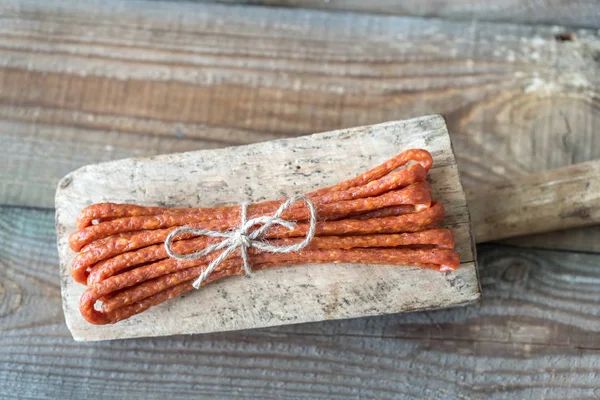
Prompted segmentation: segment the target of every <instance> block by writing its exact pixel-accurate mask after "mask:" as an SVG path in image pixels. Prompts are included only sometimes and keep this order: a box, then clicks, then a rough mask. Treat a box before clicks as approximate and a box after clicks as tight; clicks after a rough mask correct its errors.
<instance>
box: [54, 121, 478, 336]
mask: <svg viewBox="0 0 600 400" xmlns="http://www.w3.org/2000/svg"><path fill="white" fill-rule="evenodd" d="M409 148H424V149H427V150H429V151H430V152H431V153H432V155H433V159H434V166H433V168H432V169H431V171H430V173H429V178H428V180H429V182H430V184H431V188H432V197H433V198H434V199H436V200H439V201H441V202H442V203H443V204H444V206H445V207H446V211H447V216H446V218H445V220H444V222H443V225H445V226H450V227H452V229H453V230H454V232H455V236H456V249H457V251H458V252H459V254H460V257H461V267H460V268H459V269H458V270H457V271H455V272H453V273H440V272H435V271H431V270H425V269H420V268H415V267H410V266H406V267H402V266H381V265H358V264H335V265H334V264H326V265H299V266H295V267H285V268H275V269H270V270H266V271H260V272H257V273H256V274H254V275H253V276H252V277H232V278H228V279H224V280H222V281H218V282H216V283H214V284H210V285H207V286H206V287H204V288H202V289H201V290H198V291H194V292H191V293H188V294H186V295H184V296H181V297H180V298H177V299H172V300H170V301H167V302H165V303H163V304H161V305H159V306H157V307H153V308H151V309H150V310H148V311H145V312H143V313H142V314H139V315H136V316H134V317H132V318H130V319H128V320H125V321H121V322H119V323H117V324H114V325H107V326H96V325H91V324H89V323H88V322H86V321H85V320H84V319H83V318H82V317H81V315H80V314H79V309H78V302H79V298H80V296H81V294H82V293H83V291H84V290H85V286H84V285H81V284H78V283H76V282H75V281H74V280H73V279H72V277H71V275H70V273H69V268H70V265H71V262H72V260H73V258H74V257H75V253H74V252H73V251H72V250H71V249H70V248H69V246H68V237H69V235H70V234H71V233H72V232H74V231H75V230H76V227H75V220H76V217H77V215H78V213H79V212H80V210H81V209H82V208H84V207H85V206H87V205H90V204H92V203H97V202H105V201H111V202H117V203H136V204H142V205H148V206H150V205H161V206H172V207H199V206H215V205H224V204H236V203H239V202H242V201H251V202H255V201H261V200H265V199H277V198H283V197H289V196H291V195H294V194H297V193H304V192H307V191H311V190H313V189H316V188H319V187H324V186H329V185H333V184H335V183H337V182H339V181H342V180H345V179H347V178H350V177H353V176H355V175H358V174H360V173H362V172H364V171H366V170H368V169H371V168H373V167H375V166H376V165H378V164H380V163H381V162H383V161H385V160H387V159H389V158H391V157H393V156H394V155H396V154H398V153H400V152H401V151H403V150H406V149H409ZM56 227H57V232H58V250H59V257H60V274H61V289H62V298H63V309H64V313H65V318H66V322H67V326H68V327H69V329H70V331H71V333H72V334H73V338H74V339H75V340H80V341H89V340H106V339H121V338H133V337H141V336H163V335H177V334H190V333H205V332H215V331H227V330H238V329H248V328H258V327H266V326H273V325H284V324H295V323H301V322H312V321H321V320H329V319H339V318H354V317H362V316H368V315H379V314H390V313H399V312H406V311H416V310H424V309H433V308H443V307H450V306H457V305H465V304H469V303H472V302H475V301H477V300H478V299H479V298H480V295H481V292H480V287H479V282H478V279H477V269H476V265H475V255H474V248H475V246H474V241H473V238H472V235H471V226H470V221H469V212H468V208H467V203H466V199H465V194H464V191H463V188H462V185H461V183H460V179H459V175H458V171H457V167H456V160H455V157H454V154H453V151H452V146H451V142H450V138H449V135H448V131H447V128H446V125H445V122H444V119H443V118H442V117H441V116H428V117H423V118H416V119H411V120H407V121H395V122H388V123H384V124H379V125H372V126H365V127H358V128H351V129H344V130H339V131H333V132H327V133H320V134H315V135H311V136H304V137H298V138H295V139H283V140H277V141H272V142H265V143H258V144H253V145H249V146H241V147H232V148H227V149H220V150H203V151H194V152H188V153H181V154H170V155H162V156H156V157H151V158H138V159H126V160H120V161H113V162H107V163H102V164H95V165H89V166H86V167H83V168H80V169H78V170H76V171H74V172H72V173H70V174H69V175H67V176H66V177H64V178H63V179H62V180H61V182H60V183H59V186H58V189H57V192H56Z"/></svg>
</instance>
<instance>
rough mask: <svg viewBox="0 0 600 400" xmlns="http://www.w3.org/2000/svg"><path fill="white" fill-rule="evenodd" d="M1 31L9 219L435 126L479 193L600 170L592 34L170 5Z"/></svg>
mask: <svg viewBox="0 0 600 400" xmlns="http://www.w3.org/2000/svg"><path fill="white" fill-rule="evenodd" d="M588 14H589V13H588ZM0 15H2V19H1V23H0V49H1V51H2V56H1V62H0V141H1V143H2V146H0V159H2V160H6V161H5V165H6V167H5V168H2V170H0V203H3V204H14V205H24V206H42V207H52V204H53V193H54V187H55V185H56V183H57V182H58V180H59V179H60V177H62V176H63V175H64V174H66V173H68V172H69V171H71V170H73V169H75V168H77V167H80V166H82V165H85V164H90V163H94V162H98V161H105V160H109V159H118V158H125V157H129V156H147V155H153V154H159V153H166V152H173V151H182V150H196V149H202V148H210V147H222V146H226V145H231V144H244V143H250V142H255V141H264V140H270V139H275V138H279V137H283V136H297V135H302V134H308V133H314V132H322V131H328V130H334V129H340V128H348V127H352V126H361V125H368V124H371V123H377V122H385V121H389V120H398V119H406V118H411V117H418V116H422V115H427V114H432V113H436V114H438V113H439V114H444V115H445V116H446V118H447V121H448V124H449V128H450V132H451V133H452V134H453V135H454V141H455V148H456V152H457V156H458V163H459V168H460V171H461V173H462V176H463V178H464V180H465V184H467V185H469V184H470V185H473V184H477V183H482V182H495V181H496V182H497V181H500V180H503V179H507V178H513V177H516V176H520V175H523V174H526V173H529V172H535V171H542V170H546V169H550V168H555V167H561V166H565V165H568V164H571V163H575V162H582V161H587V160H591V159H595V158H600V143H598V137H599V136H598V135H597V134H596V133H597V131H598V125H599V124H598V121H599V118H600V114H599V113H598V109H600V107H599V105H598V98H600V96H599V94H598V87H600V85H599V80H600V73H599V63H598V61H597V60H598V54H600V40H599V38H598V35H597V32H595V31H591V30H578V31H577V32H576V36H577V37H576V40H574V41H557V40H555V35H556V34H557V33H560V32H562V31H563V29H562V28H559V27H532V26H517V25H508V24H491V23H484V22H469V23H465V22H449V21H440V20H426V19H418V18H401V17H384V16H373V15H359V14H348V13H327V12H319V11H314V10H313V11H307V10H291V9H287V10H285V9H267V8H262V7H241V6H237V7H230V6H223V5H214V4H212V5H207V4H197V3H189V2H158V1H156V2H155V1H148V2H144V1H116V0H111V1H103V2H95V1H81V2H75V1H57V0H54V1H45V2H39V1H26V0H8V1H4V2H2V4H1V5H0Z"/></svg>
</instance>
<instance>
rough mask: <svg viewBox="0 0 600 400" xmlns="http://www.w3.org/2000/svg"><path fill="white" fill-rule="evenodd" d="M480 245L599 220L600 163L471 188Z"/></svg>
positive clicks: (474, 224)
mask: <svg viewBox="0 0 600 400" xmlns="http://www.w3.org/2000/svg"><path fill="white" fill-rule="evenodd" d="M467 199H468V204H469V211H470V213H471V219H472V220H473V231H474V233H475V239H476V240H477V242H478V243H481V242H488V241H491V240H498V239H505V238H511V237H514V236H522V235H527V234H533V233H543V232H551V231H555V230H561V229H566V228H573V227H585V226H591V225H598V224H600V161H588V162H586V163H580V164H574V165H570V166H568V167H564V168H557V169H554V170H550V171H546V172H540V173H537V174H533V175H530V176H528V177H525V178H520V179H517V180H515V181H512V182H504V183H499V184H495V185H487V186H486V185H478V186H476V187H472V188H471V190H470V191H469V192H467Z"/></svg>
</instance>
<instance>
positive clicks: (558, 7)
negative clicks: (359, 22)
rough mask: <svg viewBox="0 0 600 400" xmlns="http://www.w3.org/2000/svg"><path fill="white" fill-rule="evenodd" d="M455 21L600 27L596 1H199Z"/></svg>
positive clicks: (599, 14)
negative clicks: (474, 20)
mask: <svg viewBox="0 0 600 400" xmlns="http://www.w3.org/2000/svg"><path fill="white" fill-rule="evenodd" d="M196 1H204V2H219V3H228V4H253V5H265V6H273V7H299V8H316V9H321V10H335V11H362V12H371V13H381V14H397V15H406V16H419V17H426V18H432V17H433V18H444V19H454V20H473V19H476V20H481V21H502V22H511V23H526V24H557V25H567V26H571V27H588V28H599V27H600V6H599V5H598V2H597V1H596V0H460V1H457V0H369V1H365V0H196Z"/></svg>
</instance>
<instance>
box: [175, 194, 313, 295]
mask: <svg viewBox="0 0 600 400" xmlns="http://www.w3.org/2000/svg"><path fill="white" fill-rule="evenodd" d="M297 201H303V202H305V203H306V205H307V206H308V209H309V210H310V218H309V224H310V226H309V229H308V232H307V234H306V237H305V238H304V240H303V241H302V242H300V243H297V244H293V245H289V246H275V245H272V244H270V243H268V242H264V241H262V240H260V238H261V237H262V235H263V234H264V233H265V232H266V231H267V229H269V228H270V227H271V226H273V225H281V226H284V227H286V228H288V229H290V230H292V229H294V228H295V227H296V222H294V221H288V220H285V219H282V218H281V215H282V214H283V212H284V211H285V210H286V209H287V208H288V207H290V206H291V205H292V204H293V203H295V202H297ZM247 207H248V204H247V203H242V204H240V214H241V222H240V226H239V227H238V228H237V229H235V230H229V231H224V232H221V231H214V230H210V229H195V228H190V227H187V226H183V227H181V228H177V229H175V230H174V231H173V232H171V233H170V234H169V236H167V239H166V240H165V249H166V250H167V254H168V255H169V257H171V258H174V259H176V260H180V261H182V260H195V259H197V258H200V257H204V256H206V255H208V254H210V253H212V252H214V251H218V250H221V249H225V251H223V252H222V253H221V254H220V255H219V256H218V257H217V258H215V259H214V260H213V261H211V263H210V264H208V267H207V268H206V269H204V271H202V273H201V274H200V276H199V277H198V278H197V279H196V280H195V281H194V283H193V286H194V288H196V289H199V288H200V285H201V284H202V282H203V281H204V280H205V279H206V278H207V277H208V276H209V275H210V274H211V273H212V272H213V271H214V270H215V268H217V266H218V265H219V264H220V263H221V262H222V261H223V260H225V259H226V258H227V257H229V256H230V255H231V253H233V252H234V251H235V250H236V249H237V248H238V247H239V248H240V251H241V253H242V261H243V264H242V267H243V268H244V272H245V273H246V275H250V274H251V273H252V268H251V266H250V263H249V262H248V248H250V247H254V248H256V249H258V250H260V251H264V252H270V253H291V252H294V251H299V250H301V249H303V248H304V247H306V246H307V245H308V244H309V243H310V241H311V240H312V239H313V238H314V236H315V228H316V225H317V211H316V209H315V206H314V204H313V203H312V201H310V199H309V198H308V197H306V196H294V197H291V198H289V199H288V200H287V201H286V202H285V203H283V204H282V205H281V206H280V207H279V208H278V209H277V211H275V213H274V214H273V215H270V216H269V215H265V216H262V217H257V218H252V219H251V220H249V221H247V217H246V214H247ZM257 225H261V226H260V228H258V229H256V230H254V231H252V232H250V229H251V228H252V227H254V226H257ZM184 233H191V234H193V235H197V236H210V237H222V238H224V239H223V241H221V242H219V243H216V244H213V245H211V246H208V247H206V248H204V249H203V250H200V251H197V252H195V253H190V254H177V253H175V252H173V250H172V249H171V246H172V244H173V239H174V238H175V237H176V236H178V235H181V234H184Z"/></svg>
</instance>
